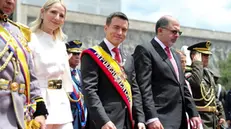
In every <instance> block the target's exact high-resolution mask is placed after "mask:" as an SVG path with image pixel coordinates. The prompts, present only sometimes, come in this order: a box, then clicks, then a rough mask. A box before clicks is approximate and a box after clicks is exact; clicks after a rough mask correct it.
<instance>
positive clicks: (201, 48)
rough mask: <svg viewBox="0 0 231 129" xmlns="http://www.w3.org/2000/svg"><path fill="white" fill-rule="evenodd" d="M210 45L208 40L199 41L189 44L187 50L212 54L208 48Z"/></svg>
mask: <svg viewBox="0 0 231 129" xmlns="http://www.w3.org/2000/svg"><path fill="white" fill-rule="evenodd" d="M210 47H211V43H210V41H206V42H199V43H197V44H194V45H192V46H189V47H188V50H190V51H197V52H200V53H203V54H208V55H210V54H212V52H211V50H210Z"/></svg>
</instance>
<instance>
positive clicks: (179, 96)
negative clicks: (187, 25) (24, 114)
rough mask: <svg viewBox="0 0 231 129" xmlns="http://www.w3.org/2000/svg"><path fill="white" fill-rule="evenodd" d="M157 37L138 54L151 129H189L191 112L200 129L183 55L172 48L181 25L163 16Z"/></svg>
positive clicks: (139, 48) (137, 68)
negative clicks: (188, 119) (183, 69)
mask: <svg viewBox="0 0 231 129" xmlns="http://www.w3.org/2000/svg"><path fill="white" fill-rule="evenodd" d="M156 34H157V35H156V37H155V38H153V39H152V40H151V42H149V43H144V44H142V45H138V46H137V47H136V49H135V52H134V63H135V71H136V79H137V83H138V85H139V86H140V91H141V94H142V99H143V107H144V113H145V117H146V124H147V127H148V128H149V129H187V121H186V115H185V112H187V113H188V115H189V117H190V118H191V121H192V123H193V125H194V128H198V127H199V123H200V121H199V118H198V112H197V111H196V108H195V104H194V102H193V99H192V97H191V95H190V93H189V90H188V88H187V86H186V84H185V79H184V74H183V71H182V67H181V61H180V56H179V55H178V54H177V53H176V51H175V50H174V49H172V48H170V47H171V46H172V45H173V44H174V43H175V42H176V40H177V39H178V37H179V36H180V35H181V32H180V24H179V22H178V21H177V20H176V19H175V18H173V17H172V16H163V17H161V18H160V19H159V20H158V21H157V23H156Z"/></svg>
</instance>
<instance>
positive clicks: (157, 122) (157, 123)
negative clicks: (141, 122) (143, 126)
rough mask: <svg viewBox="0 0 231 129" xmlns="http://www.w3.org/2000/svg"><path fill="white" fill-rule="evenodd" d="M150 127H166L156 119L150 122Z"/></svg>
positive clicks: (157, 128)
mask: <svg viewBox="0 0 231 129" xmlns="http://www.w3.org/2000/svg"><path fill="white" fill-rule="evenodd" d="M148 129H164V127H163V125H162V124H161V123H160V121H159V120H155V121H153V122H152V123H149V124H148Z"/></svg>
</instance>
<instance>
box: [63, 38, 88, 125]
mask: <svg viewBox="0 0 231 129" xmlns="http://www.w3.org/2000/svg"><path fill="white" fill-rule="evenodd" d="M81 46H82V42H80V41H79V40H73V41H69V42H68V43H67V44H66V47H67V53H68V55H69V65H70V70H71V77H72V81H73V90H74V92H72V93H71V95H70V101H71V109H72V114H73V118H74V121H73V126H74V129H83V128H85V125H86V121H87V108H86V106H85V104H84V98H83V94H82V85H81V81H80V80H81V74H80V70H79V68H78V66H79V63H80V54H81V52H82V49H81Z"/></svg>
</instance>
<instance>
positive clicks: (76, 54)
mask: <svg viewBox="0 0 231 129" xmlns="http://www.w3.org/2000/svg"><path fill="white" fill-rule="evenodd" d="M72 55H74V56H76V55H78V56H79V55H80V53H72Z"/></svg>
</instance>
